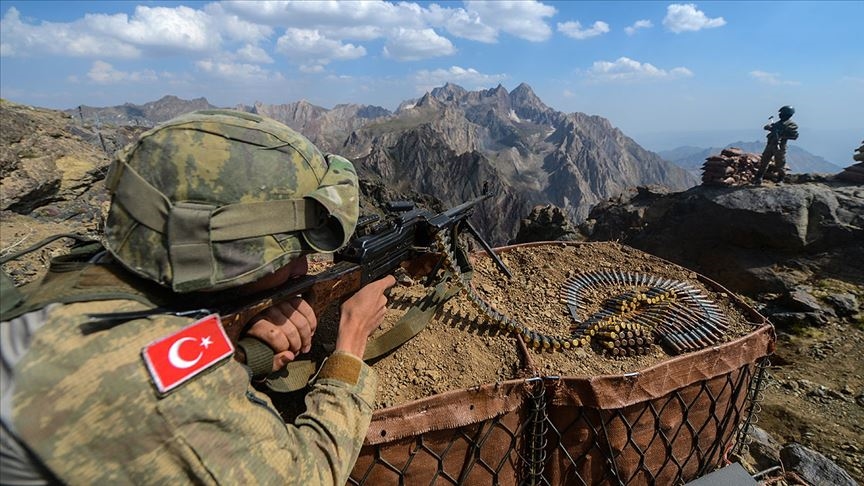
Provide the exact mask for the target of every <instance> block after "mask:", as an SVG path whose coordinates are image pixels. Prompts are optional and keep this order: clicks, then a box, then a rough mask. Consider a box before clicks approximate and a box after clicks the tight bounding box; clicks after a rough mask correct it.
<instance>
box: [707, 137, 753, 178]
mask: <svg viewBox="0 0 864 486" xmlns="http://www.w3.org/2000/svg"><path fill="white" fill-rule="evenodd" d="M757 170H759V155H757V154H754V153H749V152H744V151H743V150H741V149H740V148H737V147H729V148H725V149H723V150H722V151H721V152H720V155H712V156H710V157H708V158H707V159H705V163H704V164H703V165H702V185H705V186H743V185H747V184H750V183H751V182H752V181H753V177H755V176H756V171H757Z"/></svg>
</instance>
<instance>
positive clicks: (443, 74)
mask: <svg viewBox="0 0 864 486" xmlns="http://www.w3.org/2000/svg"><path fill="white" fill-rule="evenodd" d="M507 77H508V76H507V75H506V74H483V73H481V72H479V71H477V70H476V69H474V68H463V67H459V66H451V67H450V69H435V70H431V71H430V70H427V69H423V70H420V71H417V72H416V73H414V76H413V78H414V82H415V84H416V86H417V92H418V93H425V92H427V91H430V90H432V89H433V88H436V87H439V86H442V85H444V84H446V83H447V82H451V83H455V84H458V85H459V86H462V87H464V88H467V89H476V88H482V89H486V88H488V87H489V86H491V85H495V84H498V83H501V82H502V81H504V80H505V79H507Z"/></svg>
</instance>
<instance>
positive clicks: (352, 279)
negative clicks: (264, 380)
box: [218, 191, 511, 341]
mask: <svg viewBox="0 0 864 486" xmlns="http://www.w3.org/2000/svg"><path fill="white" fill-rule="evenodd" d="M489 197H491V194H489V193H488V192H485V191H484V193H483V194H482V195H481V196H478V197H476V198H474V199H472V200H470V201H467V202H465V203H462V204H460V205H458V206H456V207H453V208H451V209H448V210H446V211H443V212H441V213H437V214H436V213H433V212H431V211H428V210H426V209H421V208H418V207H416V206H415V205H414V204H413V203H411V202H404V201H403V202H395V203H390V204H389V205H388V208H387V209H388V211H389V213H390V216H389V217H387V218H386V219H384V220H381V219H380V218H378V217H366V218H361V220H360V221H359V222H358V230H357V231H356V232H355V236H354V237H353V238H352V239H351V241H350V242H349V243H348V245H347V246H346V247H345V248H343V249H342V250H340V251H338V252H336V253H335V255H334V260H333V261H334V264H333V265H332V266H331V267H330V268H328V269H327V270H325V271H323V272H321V273H318V274H315V275H307V276H304V277H300V278H296V279H293V280H291V281H290V282H289V283H288V285H285V286H283V287H281V288H277V289H275V290H271V291H267V292H265V293H263V294H259V295H256V296H253V297H252V298H250V299H246V301H247V302H249V301H252V303H251V304H249V303H234V304H227V305H224V306H220V308H219V309H218V312H219V314H220V316H221V318H222V325H223V327H224V328H225V330H226V332H227V333H228V335H229V337H231V339H232V340H234V341H236V340H237V338H238V337H239V335H240V334H241V333H242V331H243V326H244V325H245V323H246V322H248V321H249V320H250V319H251V318H252V317H254V316H255V315H257V314H259V313H260V312H262V311H263V310H265V309H267V308H269V307H271V306H273V305H274V304H276V303H278V302H281V301H284V300H287V299H290V298H293V297H295V296H297V295H303V297H304V298H305V299H306V301H307V302H308V303H309V304H310V305H311V306H312V308H313V309H314V310H315V312H316V313H318V314H320V313H321V312H323V310H324V309H326V307H327V306H328V305H329V304H331V303H333V302H338V301H339V300H341V299H343V298H345V297H347V296H349V295H351V294H353V293H354V292H356V291H357V290H359V289H360V288H361V287H363V286H364V285H366V284H367V283H369V282H372V281H374V280H377V279H379V278H381V277H383V276H384V275H387V274H389V273H392V272H394V271H395V270H396V269H397V268H400V267H401V268H403V269H405V271H406V272H407V273H408V274H409V275H411V276H414V277H418V276H426V277H427V282H426V284H427V285H429V284H431V282H432V281H433V279H434V277H435V275H436V274H437V273H438V270H439V269H440V268H441V267H442V264H443V262H444V258H445V256H444V254H445V253H451V254H453V253H456V254H463V252H461V251H457V250H459V248H458V245H459V238H458V236H459V234H461V232H462V231H463V230H466V231H467V232H468V234H470V235H471V236H472V237H473V238H474V239H475V240H476V241H477V242H478V243H479V244H480V245H481V246H482V247H483V249H484V250H485V251H486V253H488V254H489V256H490V257H491V258H492V259H493V260H494V262H495V264H496V265H497V266H498V268H499V269H500V270H501V271H502V272H503V273H504V274H506V275H507V276H508V277H510V276H511V274H510V271H509V270H508V269H507V267H506V266H505V265H504V262H502V261H501V259H500V258H499V257H498V255H496V254H495V252H494V251H492V248H491V247H490V246H489V244H488V243H487V242H486V241H485V240H484V239H483V237H482V236H481V235H480V233H479V232H478V231H477V229H476V228H474V226H473V225H472V224H471V222H470V221H469V219H468V218H469V217H470V216H471V215H472V214H473V212H474V209H475V208H476V207H477V206H478V205H479V204H480V203H481V202H483V201H485V200H486V199H488V198H489ZM443 233H449V238H447V239H446V241H449V242H450V243H451V244H452V245H453V248H450V249H446V248H439V247H438V245H439V243H440V241H441V239H439V238H438V236H439V235H442V234H443ZM448 250H449V251H448ZM459 263H460V266H463V267H464V266H466V265H468V263H467V258H465V259H463V261H461V262H459Z"/></svg>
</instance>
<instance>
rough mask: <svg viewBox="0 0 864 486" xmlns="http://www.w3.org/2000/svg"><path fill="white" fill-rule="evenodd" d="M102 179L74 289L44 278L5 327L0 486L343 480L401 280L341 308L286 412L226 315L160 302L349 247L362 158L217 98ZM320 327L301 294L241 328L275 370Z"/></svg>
mask: <svg viewBox="0 0 864 486" xmlns="http://www.w3.org/2000/svg"><path fill="white" fill-rule="evenodd" d="M106 183H107V185H108V188H109V190H110V192H111V195H112V199H111V204H110V208H109V212H108V217H107V220H106V223H105V247H106V248H107V252H102V253H100V254H98V255H97V256H96V257H95V258H92V259H91V261H90V262H79V261H73V260H69V261H67V262H66V266H65V267H64V270H65V271H66V274H69V273H70V272H71V273H73V276H74V281H73V283H74V285H63V286H57V285H55V286H54V287H51V282H50V281H49V279H47V278H46V280H45V281H43V283H42V285H41V286H39V287H38V288H37V289H36V290H35V291H31V294H28V297H27V302H28V304H29V303H31V302H32V301H35V302H36V305H31V307H34V308H31V309H27V312H26V313H24V314H22V315H20V317H15V318H13V319H11V320H8V321H6V322H3V323H2V326H0V333H2V336H0V351H2V352H0V358H2V367H0V376H2V385H0V390H2V410H0V419H2V429H0V432H2V435H0V476H2V477H0V483H3V484H30V485H34V484H48V483H69V484H118V483H119V484H126V483H133V484H177V483H184V482H189V483H200V484H217V483H224V484H247V483H248V484H339V485H342V484H345V482H346V481H347V479H348V476H349V474H350V471H351V469H352V467H353V464H354V462H355V461H356V459H357V456H358V454H359V452H360V447H361V445H362V443H363V439H364V437H365V434H366V430H367V428H368V425H369V422H370V420H371V415H372V411H371V405H372V403H373V401H374V397H375V388H376V382H377V378H376V376H375V374H374V372H373V371H372V369H371V368H370V367H368V366H367V365H366V364H364V363H363V361H362V360H361V359H360V357H362V356H363V352H364V349H365V347H366V339H367V337H368V336H369V334H370V333H371V332H372V331H373V330H374V329H375V328H376V327H377V326H378V325H379V323H380V322H381V319H382V318H383V315H384V312H385V309H386V302H387V299H386V297H385V295H384V292H385V291H386V290H387V289H388V288H389V287H390V286H392V285H393V284H394V283H395V280H394V278H393V277H392V276H387V277H385V278H383V279H381V280H378V281H376V282H372V283H370V284H369V285H367V286H365V287H364V288H362V289H361V290H360V291H359V292H357V293H356V294H355V295H354V296H352V297H351V298H350V299H348V300H347V301H345V302H344V303H343V304H342V306H341V316H340V325H339V330H338V335H337V340H336V345H335V348H336V350H335V352H334V353H333V354H332V355H331V356H330V357H329V358H328V360H327V361H326V362H325V363H324V364H323V365H322V366H321V369H320V370H319V373H318V375H317V378H316V380H315V382H314V384H313V386H312V388H311V391H309V393H308V394H307V395H306V405H307V406H306V412H305V413H303V414H302V415H300V416H299V417H298V418H297V419H296V420H295V422H294V423H293V424H289V425H286V424H284V423H283V421H282V420H281V419H280V417H279V415H278V413H277V412H276V410H275V409H274V408H273V406H272V404H271V402H270V401H269V399H268V398H267V397H266V396H265V395H262V394H260V393H258V392H257V391H256V390H255V389H254V388H252V387H251V386H250V376H251V374H252V373H251V372H250V371H249V369H248V368H247V367H246V366H244V365H243V364H241V363H240V362H238V361H237V360H236V359H231V356H232V354H233V352H232V350H233V348H232V344H231V342H230V341H229V340H228V338H227V336H226V334H225V331H224V329H223V328H222V327H221V325H220V322H219V319H218V316H216V315H209V316H206V317H201V316H196V317H195V318H191V317H181V316H178V315H173V314H168V313H165V314H159V313H158V309H157V312H155V313H154V311H153V309H154V307H157V308H158V305H168V307H170V303H171V302H176V301H177V300H184V299H188V301H195V302H199V301H200V302H204V303H206V302H208V301H209V302H211V303H213V302H219V300H220V299H224V298H226V296H232V297H233V296H237V295H242V294H246V293H254V292H258V291H261V290H262V289H267V288H273V287H275V286H278V285H280V284H282V283H284V282H285V281H286V280H288V279H290V278H293V277H296V276H298V275H302V274H304V273H306V270H307V263H306V255H307V254H309V253H313V252H333V251H335V250H337V249H338V248H339V247H341V246H342V245H344V244H345V243H346V242H347V240H348V238H349V237H350V235H351V234H352V233H353V231H354V226H355V224H356V222H357V217H358V213H359V207H358V194H357V175H356V172H355V170H354V167H353V166H352V165H351V163H350V162H349V161H348V160H346V159H344V158H342V157H339V156H337V155H326V156H325V155H323V154H322V153H321V152H320V151H319V150H318V149H317V148H316V147H315V146H313V145H312V144H311V143H310V142H309V141H308V140H307V139H305V138H303V137H302V136H301V135H299V134H297V133H296V132H294V131H292V130H291V129H289V128H288V127H286V126H284V125H282V124H280V123H278V122H275V121H274V120H270V119H266V118H263V117H259V116H257V115H251V114H248V113H241V112H233V111H227V110H209V111H202V112H196V113H191V114H187V115H184V116H181V117H179V118H176V119H174V120H171V121H169V122H167V123H165V124H163V125H161V126H159V127H157V128H155V129H153V130H150V131H148V132H146V133H144V134H143V135H142V136H141V137H140V139H139V140H138V141H137V142H135V143H133V144H131V145H130V146H129V147H127V148H126V149H124V151H123V152H122V153H121V154H120V155H119V156H118V158H117V159H116V160H115V161H114V162H113V164H112V167H111V170H110V172H109V175H108V176H107V179H106ZM67 277H69V275H62V276H57V275H55V276H53V277H52V278H67ZM40 289H41V290H40ZM175 308H176V307H175ZM119 312H123V313H127V314H123V315H124V316H126V317H125V318H124V319H115V320H100V319H99V318H98V317H96V314H101V313H110V314H112V315H115V316H116V315H117V313H119ZM8 316H9V314H8V313H7V314H6V315H4V317H3V319H4V320H5V319H7V318H8ZM316 325H317V321H316V317H315V315H314V312H313V311H312V308H311V307H310V306H309V304H308V303H306V302H305V301H303V300H302V299H301V298H299V297H298V298H295V299H294V300H291V301H288V302H284V303H281V304H278V305H275V306H273V307H271V308H270V309H269V310H268V311H266V312H264V313H262V314H260V315H258V316H256V317H255V318H253V319H251V320H250V322H248V323H247V328H248V331H247V335H248V336H253V337H254V338H257V339H258V340H260V341H256V339H244V340H243V342H251V343H256V342H257V343H258V344H257V345H248V346H247V347H246V348H245V349H244V351H245V352H246V356H245V359H246V360H252V359H260V357H261V356H266V358H265V359H267V360H269V359H270V357H271V356H272V370H274V371H275V370H277V369H279V368H281V367H283V366H284V365H285V363H287V362H288V361H290V360H293V359H294V358H295V357H296V356H297V355H298V354H301V353H303V352H306V351H309V349H310V346H311V342H312V341H311V340H312V338H313V336H314V333H315V329H316ZM262 343H264V344H262ZM268 347H269V348H270V349H272V351H271V352H269V354H268V353H263V354H262V353H260V351H261V349H260V348H264V349H267V348H268ZM256 350H257V351H256ZM273 353H275V355H274V354H273ZM252 355H256V356H255V357H254V358H253V356H252ZM266 363H267V364H270V362H269V361H267V362H266ZM265 366H266V365H265Z"/></svg>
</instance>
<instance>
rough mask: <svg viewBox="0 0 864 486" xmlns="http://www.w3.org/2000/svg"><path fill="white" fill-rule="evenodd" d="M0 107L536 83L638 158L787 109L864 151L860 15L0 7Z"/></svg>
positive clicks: (831, 143) (826, 135) (835, 158)
mask: <svg viewBox="0 0 864 486" xmlns="http://www.w3.org/2000/svg"><path fill="white" fill-rule="evenodd" d="M0 16H2V17H0V96H2V97H3V98H5V99H9V100H12V101H15V102H19V103H26V104H31V105H36V106H41V107H47V108H58V109H66V108H73V107H75V106H78V105H81V104H85V105H90V106H113V105H119V104H123V103H126V102H131V103H136V104H142V103H146V102H148V101H154V100H156V99H159V98H161V97H162V96H164V95H167V94H172V95H176V96H179V97H181V98H186V99H190V98H197V97H202V96H203V97H206V98H207V99H208V100H209V101H210V102H211V103H213V104H215V105H219V106H229V107H230V106H235V105H237V104H253V103H255V102H256V101H260V102H263V103H274V104H276V103H289V102H293V101H298V100H301V99H305V100H308V101H309V102H311V103H314V104H316V105H319V106H322V107H325V108H332V107H333V106H334V105H336V104H339V103H360V104H374V105H379V106H383V107H384V108H387V109H390V110H394V109H395V108H396V107H397V106H398V104H399V103H400V102H402V101H404V100H407V99H411V98H416V97H419V96H422V95H423V93H424V92H426V91H428V90H430V89H431V88H434V87H436V86H441V85H443V84H444V83H445V82H448V81H449V82H453V83H456V84H459V85H461V86H463V87H464V88H466V89H469V90H474V89H488V88H493V87H495V86H497V85H498V84H499V83H500V84H502V85H503V86H504V87H505V88H507V89H508V90H512V89H513V88H515V87H516V86H518V85H519V83H522V82H525V83H528V84H529V85H530V86H531V87H532V88H533V89H534V91H535V92H536V93H537V95H538V96H539V97H540V98H541V99H542V100H543V101H544V102H545V103H546V104H547V105H549V106H551V107H552V108H554V109H557V110H560V111H564V112H576V111H578V112H583V113H588V114H592V115H600V116H603V117H606V118H608V119H609V120H610V121H611V122H612V124H613V125H615V126H616V127H618V128H621V129H622V130H623V131H624V133H626V134H627V135H630V136H631V137H633V138H635V139H636V141H637V142H640V143H641V144H642V145H644V146H645V147H646V148H649V149H651V150H662V149H668V148H673V147H675V146H678V145H688V144H689V145H701V146H707V145H722V144H725V143H729V142H734V141H737V140H745V141H752V140H762V139H764V133H763V131H762V129H761V127H762V125H763V124H764V123H765V122H766V120H767V117H768V116H769V115H772V114H775V115H776V111H777V108H779V107H780V106H782V105H784V104H791V105H793V106H795V108H796V110H797V113H796V115H795V120H796V121H797V122H798V124H799V125H800V126H801V138H800V139H799V141H798V142H795V143H797V144H799V145H800V146H801V147H803V148H805V149H807V150H810V151H811V152H813V153H816V154H818V155H822V156H825V157H826V158H828V160H829V161H831V162H834V163H835V164H837V165H840V166H847V165H850V164H851V163H852V153H853V151H854V149H855V148H856V147H857V146H858V145H859V144H860V142H861V140H862V139H864V116H862V107H864V40H862V39H864V35H862V34H861V32H860V22H861V19H862V18H864V2H861V1H855V2H853V1H847V2H824V1H823V2H815V1H814V2H808V1H794V2H780V1H777V2H731V1H727V2H698V3H671V2H651V1H638V2H624V1H620V2H538V1H516V2H504V1H495V2H474V1H468V2H437V3H433V2H382V1H369V2H355V1H343V2H313V1H302V2H281V1H268V2H252V1H237V2H234V1H225V2H148V1H138V2H135V1H123V2H111V1H99V2H86V1H78V2H52V1H15V0H9V1H7V0H2V1H0Z"/></svg>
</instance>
